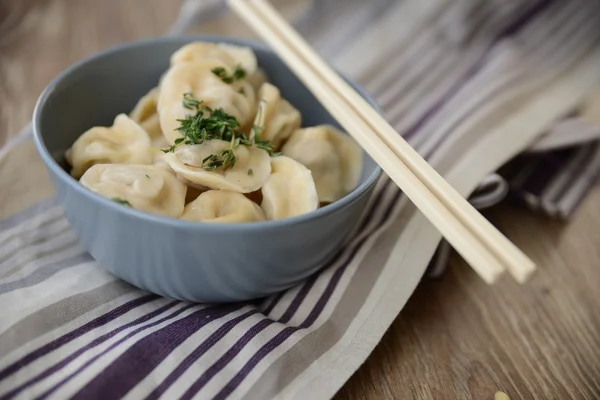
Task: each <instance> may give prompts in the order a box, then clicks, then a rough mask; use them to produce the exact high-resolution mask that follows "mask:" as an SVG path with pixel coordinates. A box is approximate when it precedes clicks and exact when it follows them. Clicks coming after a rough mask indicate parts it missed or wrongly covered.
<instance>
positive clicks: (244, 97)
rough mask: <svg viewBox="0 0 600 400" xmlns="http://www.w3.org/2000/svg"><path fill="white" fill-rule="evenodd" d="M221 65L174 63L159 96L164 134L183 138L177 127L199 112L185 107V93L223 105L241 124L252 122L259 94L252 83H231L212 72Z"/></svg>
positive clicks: (212, 104) (170, 138)
mask: <svg viewBox="0 0 600 400" xmlns="http://www.w3.org/2000/svg"><path fill="white" fill-rule="evenodd" d="M217 66H219V64H216V63H215V62H210V61H205V62H186V63H181V64H177V65H175V66H173V67H172V68H171V69H170V70H169V71H168V72H167V74H166V75H165V76H164V78H163V81H162V84H161V87H160V95H159V98H158V114H159V117H160V126H161V128H162V131H163V135H164V136H165V138H166V139H167V140H168V141H169V143H173V142H174V141H175V139H177V138H179V137H181V135H180V133H179V132H178V131H177V128H179V127H180V125H181V123H180V122H179V121H178V119H184V118H185V117H186V116H187V115H193V114H194V113H195V111H193V110H189V109H187V108H185V107H184V106H183V103H182V100H183V95H184V94H185V93H193V95H194V97H195V98H196V99H198V100H199V101H202V102H203V103H202V104H203V105H204V106H208V107H211V108H212V109H217V108H222V109H223V110H224V111H225V112H226V113H227V114H229V115H232V116H233V117H235V118H236V119H237V120H238V122H239V124H240V126H244V125H246V124H248V123H249V122H251V120H252V117H253V116H254V108H255V103H256V95H255V92H254V89H253V88H252V86H251V85H250V84H249V83H248V82H246V81H243V82H241V83H240V85H242V86H241V87H237V86H234V85H229V84H227V83H225V82H223V81H222V80H221V79H220V78H219V77H217V76H216V75H215V74H213V73H212V72H211V70H212V69H213V68H215V67H217Z"/></svg>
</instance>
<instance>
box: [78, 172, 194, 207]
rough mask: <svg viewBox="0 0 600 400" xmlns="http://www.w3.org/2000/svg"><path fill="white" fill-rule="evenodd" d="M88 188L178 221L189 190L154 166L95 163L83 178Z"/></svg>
mask: <svg viewBox="0 0 600 400" xmlns="http://www.w3.org/2000/svg"><path fill="white" fill-rule="evenodd" d="M80 182H81V184H82V185H83V186H85V187H87V188H88V189H90V190H92V191H94V192H96V193H98V194H100V195H101V196H104V197H106V198H109V199H112V200H114V201H116V202H119V203H121V204H124V205H128V206H131V207H133V208H135V209H138V210H141V211H146V212H149V213H153V214H160V215H165V216H168V217H173V218H179V217H180V216H181V214H182V213H183V207H184V205H185V195H186V191H187V187H186V186H185V185H184V184H183V183H181V182H180V181H179V180H178V179H177V178H176V177H175V175H173V174H171V173H169V172H167V171H165V170H164V169H162V168H160V167H156V166H152V165H127V164H96V165H94V166H93V167H91V168H90V169H88V170H87V171H86V173H85V174H83V176H82V177H81V179H80Z"/></svg>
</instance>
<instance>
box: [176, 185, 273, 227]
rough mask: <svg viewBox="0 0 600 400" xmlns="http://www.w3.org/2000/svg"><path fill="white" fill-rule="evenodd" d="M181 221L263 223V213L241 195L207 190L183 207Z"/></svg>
mask: <svg viewBox="0 0 600 400" xmlns="http://www.w3.org/2000/svg"><path fill="white" fill-rule="evenodd" d="M181 219H185V220H188V221H199V222H253V221H264V220H265V213H264V212H263V210H262V209H261V208H260V207H259V206H258V205H257V204H256V203H254V202H253V201H252V200H249V199H248V198H246V197H245V196H244V195H243V194H240V193H236V192H229V191H226V190H209V191H208V192H204V193H202V194H201V195H200V196H198V198H197V199H196V200H194V201H192V202H191V203H189V204H188V205H186V206H185V209H184V211H183V215H182V216H181Z"/></svg>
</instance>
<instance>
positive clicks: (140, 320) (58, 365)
mask: <svg viewBox="0 0 600 400" xmlns="http://www.w3.org/2000/svg"><path fill="white" fill-rule="evenodd" d="M176 304H177V302H176V301H173V302H171V303H169V304H167V305H165V306H162V307H160V308H159V309H157V310H154V311H152V312H150V313H148V314H146V315H144V316H143V317H140V318H138V319H136V320H135V321H133V322H130V323H128V324H125V325H122V326H120V327H119V328H116V329H114V330H112V331H111V332H109V333H107V334H104V335H102V336H99V337H98V338H96V339H94V340H93V341H92V342H91V343H89V344H88V345H86V346H85V347H82V348H80V349H79V350H77V351H76V352H74V353H72V354H71V355H69V356H67V357H65V358H64V359H62V360H61V361H60V362H58V363H56V364H54V365H53V366H52V367H50V368H48V369H47V370H45V371H44V372H43V373H41V374H39V375H37V376H36V377H35V378H33V379H30V380H28V381H27V382H25V383H24V384H22V385H21V386H19V387H17V388H15V389H13V390H12V391H10V392H8V393H7V394H6V395H5V396H4V397H3V398H11V397H13V396H16V395H17V394H19V393H20V392H21V391H22V390H23V389H25V388H26V387H27V386H30V385H32V384H34V383H36V382H39V381H41V380H42V379H44V378H46V377H48V376H50V375H51V374H53V373H54V372H56V371H58V370H59V369H62V368H63V367H64V366H65V365H67V364H69V363H70V362H71V361H72V360H74V359H75V358H77V357H79V356H80V355H81V354H83V353H84V352H85V351H87V350H89V349H91V348H94V347H96V346H99V345H101V344H102V343H104V342H106V341H107V340H108V339H110V338H112V337H114V336H115V335H116V334H118V333H119V332H121V331H123V330H125V329H127V328H130V327H132V326H136V325H139V324H142V323H144V322H146V321H148V320H150V319H152V318H154V317H155V316H157V315H160V314H162V313H163V312H165V311H166V310H168V309H170V308H172V307H174V306H175V305H176ZM145 328H146V327H144V328H140V329H138V330H136V331H134V332H139V331H141V330H143V329H145ZM131 336H133V333H130V334H128V335H127V336H125V338H128V337H131ZM125 338H123V339H121V340H120V341H119V342H118V343H120V342H123V341H124V340H126V339H125ZM113 346H114V345H113ZM113 346H111V347H113ZM109 349H110V348H109ZM104 353H106V352H104ZM96 357H99V356H96ZM91 361H92V360H90V362H91ZM81 369H83V367H82V368H80V370H81ZM76 373H77V372H74V373H73V374H72V375H71V376H69V377H67V378H65V379H63V380H62V381H61V383H59V384H58V385H57V386H55V388H53V389H52V390H50V391H48V392H46V393H44V394H43V395H42V396H41V397H46V396H47V395H48V394H50V393H52V391H54V390H55V389H56V388H57V387H58V386H60V385H62V384H64V383H65V382H66V381H67V380H68V379H70V378H71V377H72V376H73V375H74V374H76Z"/></svg>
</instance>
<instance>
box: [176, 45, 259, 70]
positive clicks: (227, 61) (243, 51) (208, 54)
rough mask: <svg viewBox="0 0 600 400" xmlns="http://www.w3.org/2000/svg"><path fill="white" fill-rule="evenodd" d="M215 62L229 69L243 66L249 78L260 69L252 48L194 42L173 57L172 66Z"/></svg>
mask: <svg viewBox="0 0 600 400" xmlns="http://www.w3.org/2000/svg"><path fill="white" fill-rule="evenodd" d="M202 61H214V62H216V63H218V64H220V65H221V66H222V67H224V68H227V69H232V68H235V67H236V66H238V65H239V66H241V67H242V68H243V69H244V71H245V72H246V74H247V76H250V75H252V74H254V73H255V71H256V70H257V68H258V62H257V60H256V55H255V54H254V52H253V51H252V49H251V48H250V47H245V46H236V45H233V44H226V43H211V42H192V43H189V44H186V45H185V46H183V47H181V48H180V49H179V50H177V51H176V52H175V53H173V55H172V56H171V65H177V64H182V63H188V62H202Z"/></svg>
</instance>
